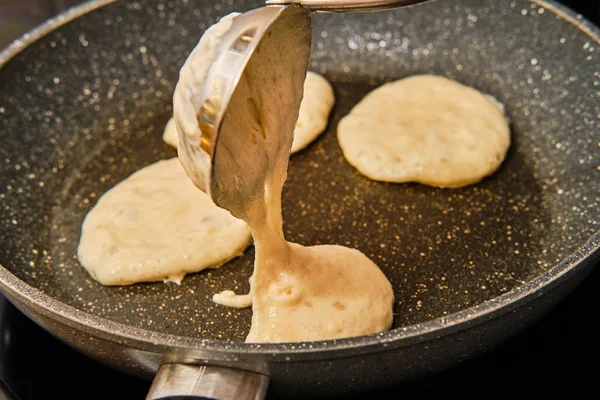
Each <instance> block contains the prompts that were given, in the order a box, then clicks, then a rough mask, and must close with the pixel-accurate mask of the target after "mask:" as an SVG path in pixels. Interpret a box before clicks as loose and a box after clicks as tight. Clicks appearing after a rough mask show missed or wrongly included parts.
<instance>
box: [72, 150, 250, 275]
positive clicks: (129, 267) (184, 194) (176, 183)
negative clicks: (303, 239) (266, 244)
mask: <svg viewBox="0 0 600 400" xmlns="http://www.w3.org/2000/svg"><path fill="white" fill-rule="evenodd" d="M250 239H251V235H250V230H249V228H248V226H247V225H246V223H245V222H243V221H241V220H239V219H237V218H234V217H233V216H232V215H231V214H230V213H229V212H228V211H226V210H223V209H221V208H218V207H217V206H216V205H215V204H214V203H213V202H212V200H211V199H210V198H209V197H208V196H207V195H206V194H205V193H204V192H202V191H200V190H199V189H198V188H196V187H195V186H194V184H193V183H192V182H191V181H190V180H189V178H188V177H187V175H186V174H185V172H184V170H183V168H182V167H181V164H180V162H179V160H178V159H177V158H172V159H170V160H163V161H159V162H157V163H154V164H152V165H150V166H148V167H146V168H143V169H141V170H140V171H138V172H136V173H134V174H133V175H131V176H130V177H129V178H127V179H125V180H124V181H122V182H121V183H119V184H118V185H116V186H115V187H114V188H112V189H111V190H109V191H108V192H106V193H105V194H104V195H103V196H102V197H101V198H100V199H99V200H98V203H97V204H96V206H95V207H94V208H93V209H92V210H91V211H90V212H89V213H88V215H87V216H86V218H85V220H84V222H83V227H82V233H81V239H80V242H79V248H78V252H77V255H78V257H79V261H80V262H81V264H82V265H83V266H84V267H85V268H86V269H87V270H88V272H89V273H90V274H91V275H92V276H93V277H94V278H95V279H96V280H98V281H99V282H100V283H102V284H103V285H128V284H132V283H136V282H146V281H160V280H164V281H174V282H180V281H181V279H183V277H184V275H185V274H186V273H189V272H198V271H201V270H203V269H205V268H214V267H218V266H220V265H222V264H224V263H225V262H227V261H228V260H230V259H232V258H234V257H237V256H239V255H241V254H242V252H243V251H244V249H245V248H246V246H248V244H249V243H250Z"/></svg>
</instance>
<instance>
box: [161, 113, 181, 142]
mask: <svg viewBox="0 0 600 400" xmlns="http://www.w3.org/2000/svg"><path fill="white" fill-rule="evenodd" d="M162 137H163V140H164V141H165V143H166V144H168V145H169V146H173V147H175V148H177V146H179V136H178V134H177V125H175V119H173V117H171V118H169V120H168V121H167V125H165V130H164V131H163V136H162Z"/></svg>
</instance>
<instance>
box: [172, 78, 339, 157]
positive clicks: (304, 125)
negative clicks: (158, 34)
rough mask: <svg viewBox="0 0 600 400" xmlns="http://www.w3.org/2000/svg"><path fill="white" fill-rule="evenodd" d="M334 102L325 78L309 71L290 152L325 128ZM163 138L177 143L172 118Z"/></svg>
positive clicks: (296, 150) (311, 139)
mask: <svg viewBox="0 0 600 400" xmlns="http://www.w3.org/2000/svg"><path fill="white" fill-rule="evenodd" d="M334 102H335V96H334V94H333V89H332V88H331V85H330V84H329V82H328V81H327V79H325V78H324V77H322V76H321V75H319V74H317V73H314V72H310V71H309V72H308V74H307V75H306V81H305V82H304V98H303V99H302V103H301V104H300V114H299V116H298V121H296V128H295V129H294V141H293V143H292V153H296V152H298V151H300V150H302V149H304V148H305V147H306V146H308V145H309V144H310V143H311V142H312V141H313V140H315V139H316V138H317V137H318V136H319V135H320V134H321V133H322V132H323V131H324V130H325V128H326V127H327V121H328V119H329V113H330V112H331V109H332V108H333V103H334ZM163 140H164V141H165V142H166V143H167V144H168V145H170V146H173V147H175V148H177V146H178V145H179V138H178V136H177V126H176V125H175V120H174V119H173V118H171V119H169V121H168V122H167V125H166V126H165V130H164V132H163Z"/></svg>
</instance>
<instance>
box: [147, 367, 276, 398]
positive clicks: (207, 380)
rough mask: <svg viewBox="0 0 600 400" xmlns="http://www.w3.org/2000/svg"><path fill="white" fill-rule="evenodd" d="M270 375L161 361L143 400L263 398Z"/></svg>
mask: <svg viewBox="0 0 600 400" xmlns="http://www.w3.org/2000/svg"><path fill="white" fill-rule="evenodd" d="M268 385H269V377H268V376H266V375H262V374H259V373H256V372H250V371H244V370H241V369H234V368H227V367H217V366H212V365H193V364H162V365H161V366H160V368H159V369H158V372H157V374H156V376H155V377H154V380H153V381H152V386H151V387H150V391H149V392H148V396H146V400H177V399H181V400H183V399H210V400H217V399H218V400H262V399H264V398H265V396H266V394H267V387H268Z"/></svg>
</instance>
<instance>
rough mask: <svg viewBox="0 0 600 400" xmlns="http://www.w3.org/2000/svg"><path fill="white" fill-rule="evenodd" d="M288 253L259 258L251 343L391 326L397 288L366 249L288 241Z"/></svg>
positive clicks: (355, 333) (366, 331) (342, 334)
mask: <svg viewBox="0 0 600 400" xmlns="http://www.w3.org/2000/svg"><path fill="white" fill-rule="evenodd" d="M287 252H288V255H289V259H288V258H287V257H278V258H275V257H264V256H263V255H262V254H261V255H259V256H258V257H257V263H256V266H255V268H256V270H255V275H254V285H253V290H254V293H253V295H254V303H253V309H252V310H253V314H252V327H251V329H250V334H249V335H248V338H247V339H246V341H247V342H300V341H309V340H326V339H335V338H343V337H350V336H359V335H365V334H369V333H374V332H382V331H386V330H388V329H390V326H391V325H392V317H393V315H392V304H393V301H394V294H393V291H392V287H391V285H390V283H389V281H388V280H387V279H386V277H385V275H384V274H383V272H381V270H380V269H379V267H377V265H376V264H375V263H374V262H373V261H371V260H370V259H369V258H368V257H367V256H365V255H364V254H363V253H361V252H360V251H358V250H356V249H351V248H348V247H344V246H338V245H323V246H306V247H305V246H301V245H299V244H295V243H287ZM282 255H284V256H285V255H286V253H283V254H282ZM259 263H260V264H259ZM278 263H279V264H278ZM260 269H262V271H261V270H260Z"/></svg>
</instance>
